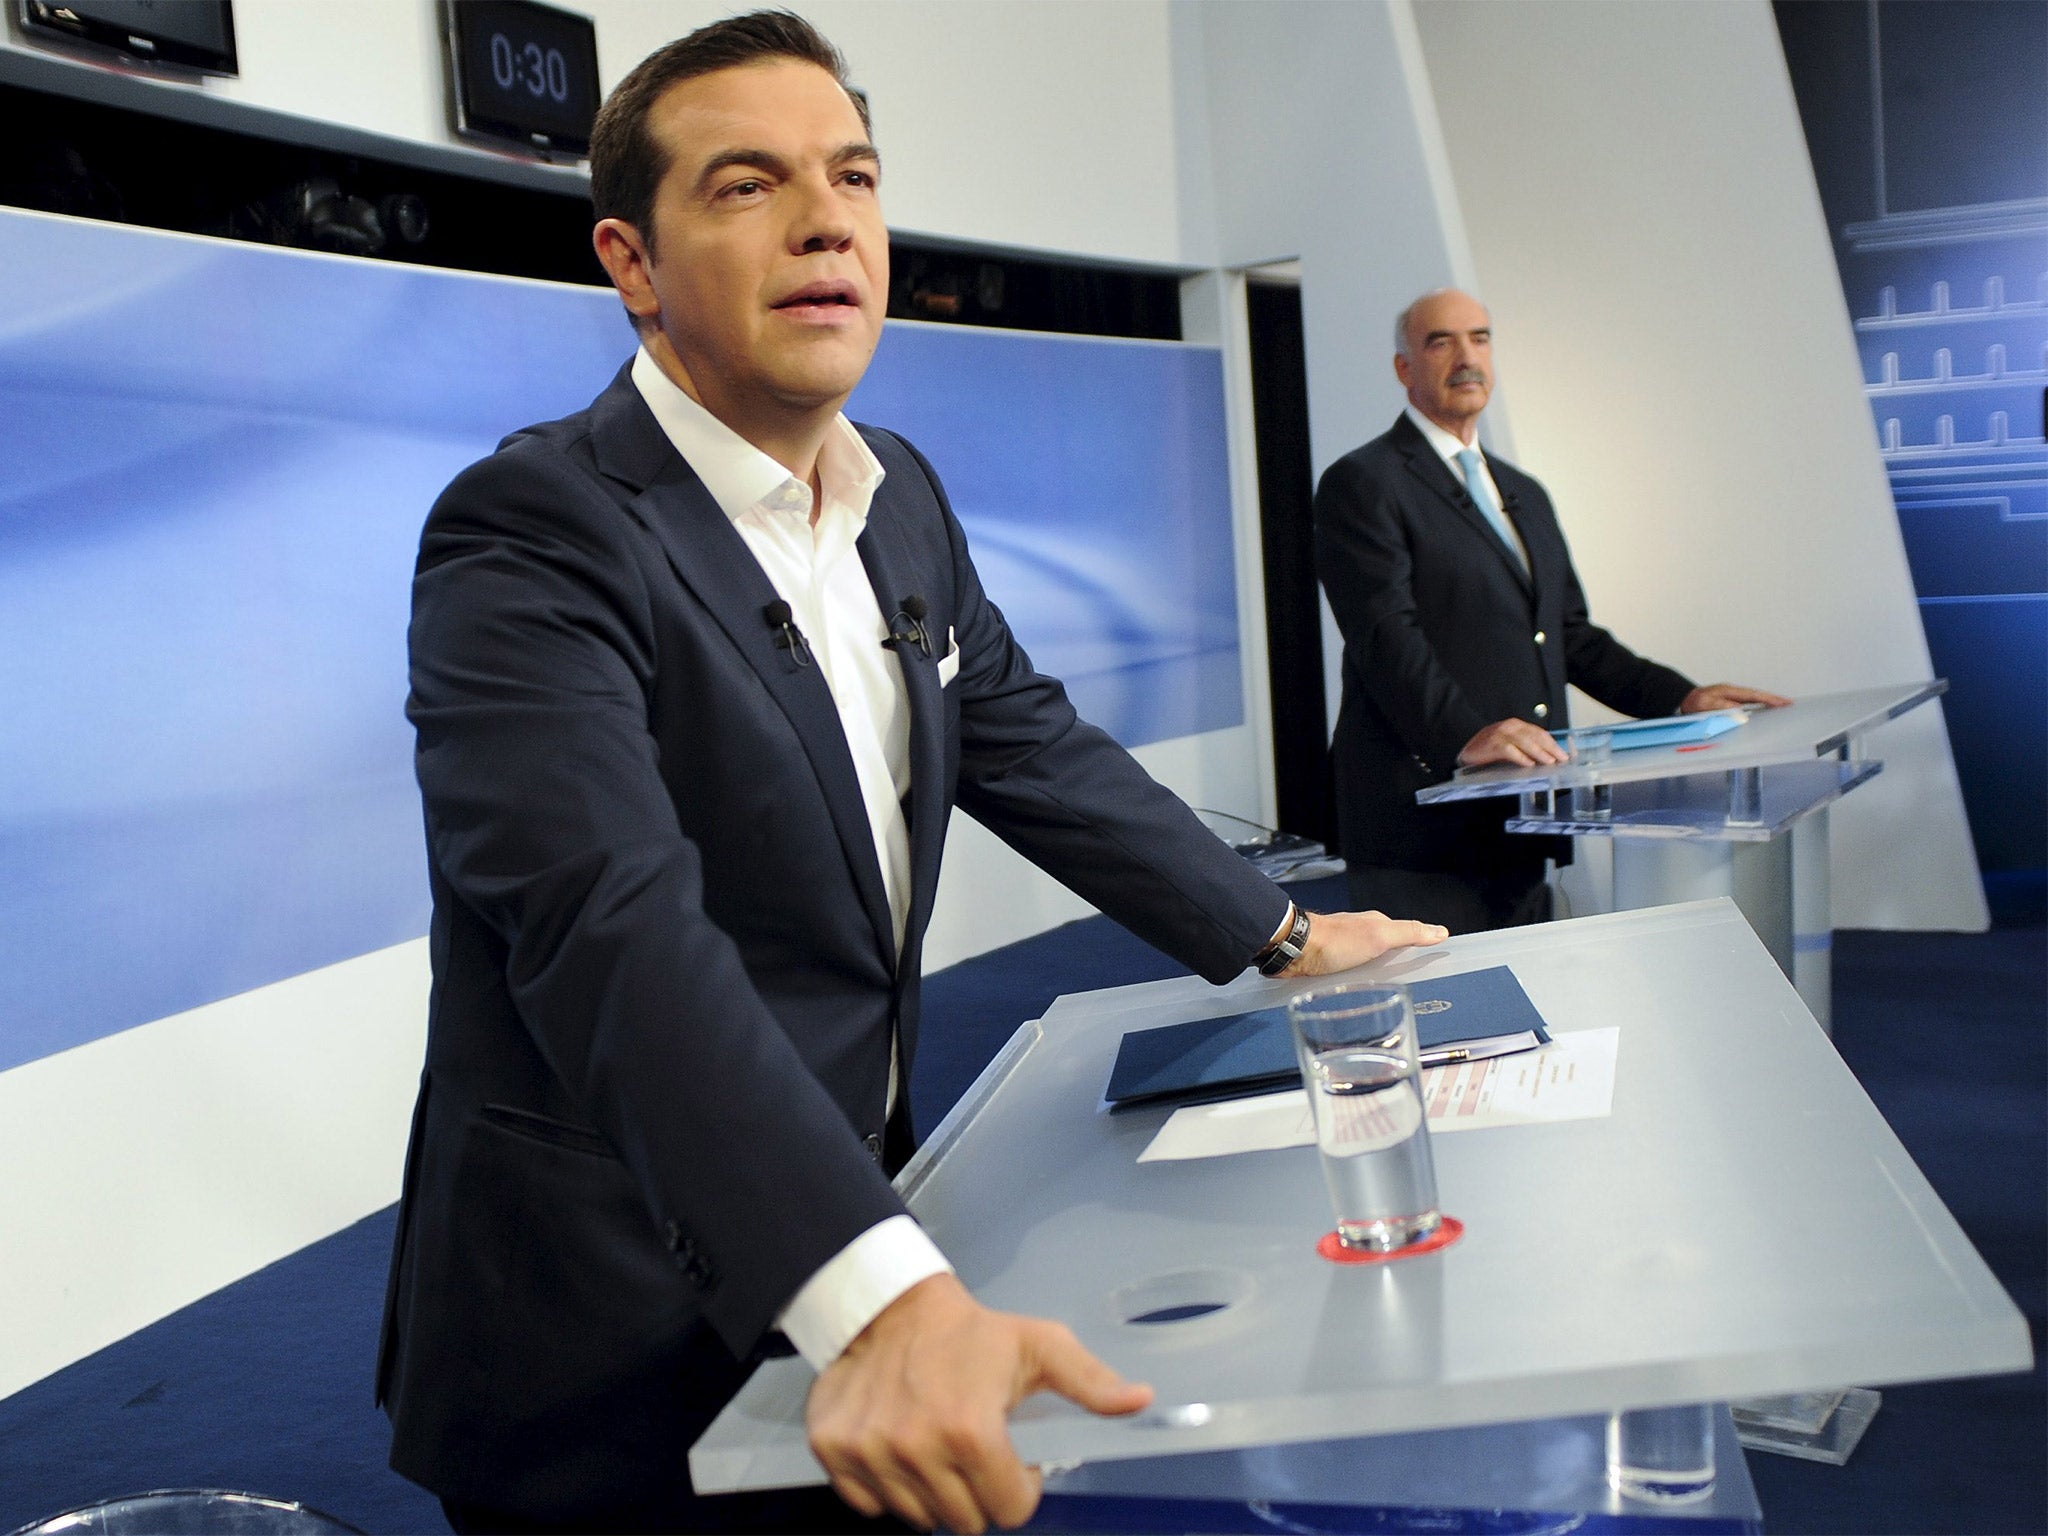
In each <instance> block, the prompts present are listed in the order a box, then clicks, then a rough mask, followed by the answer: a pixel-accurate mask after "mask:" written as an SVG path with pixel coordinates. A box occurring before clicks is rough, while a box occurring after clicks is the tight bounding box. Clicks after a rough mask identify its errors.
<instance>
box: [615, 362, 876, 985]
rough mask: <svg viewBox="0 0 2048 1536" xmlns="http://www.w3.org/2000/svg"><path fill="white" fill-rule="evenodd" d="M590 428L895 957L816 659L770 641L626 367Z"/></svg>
mask: <svg viewBox="0 0 2048 1536" xmlns="http://www.w3.org/2000/svg"><path fill="white" fill-rule="evenodd" d="M621 391H623V395H622V394H621ZM591 428H592V430H591V438H592V444H593V447H595V449H596V450H597V458H598V467H599V469H601V470H602V471H603V472H604V473H605V474H606V475H608V476H610V477H611V478H613V479H615V480H618V481H619V482H620V483H621V484H622V485H623V486H624V487H626V488H627V490H628V491H629V492H632V493H633V494H631V495H630V497H629V499H628V500H627V503H626V504H627V507H628V510H630V511H631V512H632V513H633V515H634V516H635V517H637V518H638V519H639V520H640V521H641V522H642V523H643V524H644V525H645V526H646V527H647V528H648V529H650V530H651V531H652V532H653V534H654V536H655V537H656V538H657V539H659V540H660V541H661V546H662V548H663V550H664V551H666V553H667V555H668V559H669V564H670V565H671V566H672V567H674V569H675V572H676V575H677V576H678V577H679V578H680V579H681V580H682V583H683V585H684V586H685V587H687V588H688V589H689V590H690V592H691V594H692V595H693V596H694V597H695V598H696V599H697V601H698V602H699V603H700V604H702V605H703V607H704V608H705V609H706V610H707V611H708V612H709V613H710V614H711V616H712V617H713V618H714V619H715V620H716V621H717V622H718V626H719V628H721V629H723V630H724V631H725V634H726V638H727V639H729V640H730V641H731V642H732V645H733V649H734V650H736V651H738V652H739V654H740V655H741V656H742V657H744V658H745V660H746V662H747V664H748V665H749V666H751V667H752V668H753V669H754V672H755V673H756V675H758V676H759V677H760V679H761V682H762V685H763V686H764V687H766V688H767V690H768V692H769V694H770V696H771V697H773V698H774V700H775V702H776V703H777V704H778V705H779V706H780V707H781V709H782V712H783V713H784V714H785V715H786V716H787V717H788V719H789V723H790V725H791V726H792V727H793V728H794V729H795V731H796V734H797V739H798V740H800V741H801V742H802V743H803V746H804V751H805V753H806V755H807V756H808V757H809V758H810V761H811V770H812V772H813V773H815V774H816V775H817V778H818V784H819V787H820V788H821V789H822V790H823V792H824V795H825V805H826V808H827V809H828V810H829V811H830V812H831V816H832V825H833V828H834V829H835V830H836V831H837V832H838V834H839V843H840V847H841V849H842V851H843V852H844V853H845V855H846V861H847V864H848V865H849V866H850V867H851V868H852V871H853V879H854V885H855V887H856V888H857V889H858V890H859V892H860V900H861V906H862V907H863V908H864V909H865V910H866V912H867V915H868V920H869V921H870V922H871V923H873V924H874V928H875V937H876V939H877V941H878V942H879V943H880V944H881V946H882V953H883V955H884V956H886V957H887V958H888V959H889V960H890V962H891V963H892V964H893V963H894V961H895V959H896V932H895V924H894V922H893V921H891V919H890V916H889V898H888V894H887V892H886V891H885V889H884V888H883V885H882V869H881V865H880V864H879V863H878V862H877V861H876V858H875V839H874V832H873V829H872V828H871V827H870V826H869V825H868V816H867V806H866V803H865V802H864V801H863V800H862V798H861V792H860V779H859V777H858V776H857V775H856V774H855V772H854V769H853V756H852V754H851V753H850V752H848V750H847V747H846V731H845V729H844V727H842V726H841V725H840V723H839V709H838V706H837V704H836V703H835V702H834V701H833V698H832V690H831V688H830V687H829V686H828V685H827V684H826V682H825V677H824V674H823V672H821V671H820V670H819V668H818V666H817V665H816V663H815V662H813V663H812V664H811V665H809V666H805V665H803V664H802V663H800V662H799V661H798V660H797V658H796V657H795V656H794V655H793V654H792V653H791V652H790V651H788V650H785V649H784V648H782V647H781V646H779V645H777V644H776V639H777V632H776V630H775V629H774V628H772V627H771V626H770V625H769V624H768V622H767V621H766V619H765V618H764V617H763V615H762V612H761V610H762V609H763V608H764V607H765V606H767V605H768V604H769V603H772V602H774V601H775V600H776V592H775V586H774V584H773V583H772V582H770V581H769V580H768V573H767V572H765V571H763V570H762V569H761V564H760V562H759V561H758V560H756V559H755V558H754V552H753V551H752V550H750V549H748V548H747V542H746V540H745V539H743V538H741V537H740V534H739V530H738V529H736V528H734V527H733V525H732V522H731V520H730V519H729V518H727V517H726V515H725V513H724V512H723V511H722V510H721V509H720V508H719V505H718V503H717V502H715V501H713V500H712V499H711V493H710V492H709V491H707V490H705V489H704V485H703V482H702V481H700V480H699V479H698V478H697V477H696V475H695V474H693V473H692V472H691V470H690V467H689V465H688V464H686V463H684V462H683V457H682V455H681V454H679V453H677V452H676V451H675V446H674V445H673V444H672V443H670V442H669V440H668V436H667V434H666V433H664V432H663V431H662V430H661V427H660V425H659V424H658V423H657V422H656V421H655V419H654V416H653V414H652V413H651V412H650V411H649V410H648V409H647V405H646V402H645V401H643V400H642V399H641V398H640V392H639V390H637V389H636V388H634V386H633V382H632V379H631V378H630V377H629V376H628V375H627V373H625V372H623V371H622V372H621V374H620V376H619V377H618V378H617V379H615V380H613V382H612V386H611V388H609V389H608V390H606V391H605V393H604V394H602V395H600V396H599V397H598V400H597V403H596V404H595V405H593V406H592V408H591Z"/></svg>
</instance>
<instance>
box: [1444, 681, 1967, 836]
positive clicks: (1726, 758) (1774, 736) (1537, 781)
mask: <svg viewBox="0 0 2048 1536" xmlns="http://www.w3.org/2000/svg"><path fill="white" fill-rule="evenodd" d="M1947 691H1948V683H1947V682H1946V681H1945V680H1944V679H1940V678H1936V679H1935V680H1934V681H1932V682H1925V683H1894V684H1890V685H1888V686H1886V687H1883V688H1856V689H1851V690H1850V691H1848V692H1846V693H1819V694H1815V695H1813V696H1812V697H1811V698H1805V699H1798V700H1795V701H1794V702H1793V703H1791V704H1789V705H1786V706H1785V707H1784V708H1782V709H1760V710H1755V711H1752V712H1751V714H1750V717H1749V723H1748V724H1747V725H1744V726H1742V727H1741V728H1739V729H1737V730H1733V731H1729V732H1727V733H1726V734H1724V735H1721V736H1717V737H1715V738H1714V739H1713V740H1712V741H1709V742H1703V743H1687V744H1683V745H1679V746H1670V747H1637V748H1633V749H1630V750H1626V751H1620V752H1616V753H1614V754H1613V755H1612V756H1611V757H1608V758H1606V759H1604V760H1602V761H1599V762H1578V761H1573V762H1568V763H1553V764H1550V765H1547V766H1545V767H1540V768H1511V767H1508V766H1506V765H1504V764H1496V765H1494V766H1492V767H1487V768H1476V769H1473V770H1471V771H1470V772H1460V773H1459V774H1457V775H1456V776H1455V777H1453V778H1450V779H1447V780H1445V781H1444V782H1443V783H1441V784H1431V785H1429V786H1428V787H1427V788H1425V789H1419V790H1417V791H1416V792H1415V799H1416V801H1417V802H1418V803H1419V804H1422V805H1436V804H1439V803H1440V802H1443V801H1447V800H1481V799H1490V798H1493V797H1495V796H1499V795H1519V794H1524V793H1527V792H1529V791H1534V790H1545V789H1590V788H1593V787H1595V786H1597V785H1601V784H1631V783H1637V782H1640V781H1642V780H1644V779H1673V778H1681V777H1684V776H1686V775H1689V774H1696V773H1727V772H1730V771H1732V770H1735V769H1741V768H1769V767H1773V766H1775V765H1777V764H1779V763H1797V762H1807V761H1811V760H1812V759H1813V758H1816V757H1825V756H1827V755H1828V754H1829V753H1830V752H1833V751H1835V750H1837V749H1838V748H1841V747H1844V746H1846V745H1848V744H1849V743H1850V742H1851V741H1854V740H1855V739H1856V738H1857V737H1859V736H1862V735H1864V734H1865V733H1867V732H1869V731H1873V730H1875V729H1876V728H1877V727H1878V726H1880V725H1883V724H1884V723H1885V722H1886V721H1887V720H1895V719H1897V718H1898V717H1899V716H1900V715H1903V714H1904V713H1906V711H1907V710H1909V709H1914V708H1916V707H1918V706H1919V705H1921V704H1925V703H1926V702H1927V701H1928V700H1929V699H1932V698H1937V697H1939V696H1940V695H1941V694H1944V693H1946V692H1947ZM1581 729H1585V730H1597V729H1599V727H1597V726H1586V727H1581Z"/></svg>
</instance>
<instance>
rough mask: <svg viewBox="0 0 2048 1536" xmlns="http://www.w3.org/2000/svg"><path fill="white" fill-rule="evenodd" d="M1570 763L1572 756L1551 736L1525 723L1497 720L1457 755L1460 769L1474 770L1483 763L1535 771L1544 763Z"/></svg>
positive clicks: (1536, 726)
mask: <svg viewBox="0 0 2048 1536" xmlns="http://www.w3.org/2000/svg"><path fill="white" fill-rule="evenodd" d="M1570 760H1571V754H1570V753H1569V752H1567V751H1565V749H1564V748H1563V747H1561V746H1559V745H1558V742H1557V739H1556V738H1555V737H1554V736H1552V735H1551V734H1550V732H1548V731H1546V730H1545V729H1543V727H1542V726H1540V725H1531V724H1530V723H1529V722H1528V721H1527V720H1496V721H1494V722H1493V724H1491V725H1489V726H1488V727H1487V728H1486V729H1485V730H1483V731H1481V732H1480V733H1479V734H1478V735H1477V736H1474V737H1473V738H1472V739H1471V740H1470V741H1468V742H1466V743H1465V745H1464V746H1463V747H1462V748H1460V749H1459V752H1458V766H1459V767H1460V768H1477V767H1480V766H1481V765H1482V764H1485V763H1509V764H1512V765H1513V766H1514V767H1517V768H1535V767H1537V766H1539V765H1541V764H1543V763H1563V762H1569V761H1570Z"/></svg>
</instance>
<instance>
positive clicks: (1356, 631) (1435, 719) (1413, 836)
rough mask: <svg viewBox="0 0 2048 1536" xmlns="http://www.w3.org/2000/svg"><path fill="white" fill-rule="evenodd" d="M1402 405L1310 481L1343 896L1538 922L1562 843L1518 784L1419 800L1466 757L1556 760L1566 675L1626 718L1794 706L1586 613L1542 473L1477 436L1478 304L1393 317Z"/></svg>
mask: <svg viewBox="0 0 2048 1536" xmlns="http://www.w3.org/2000/svg"><path fill="white" fill-rule="evenodd" d="M1394 340H1395V356H1394V372H1395V374H1396V376H1397V377H1398V378H1399V379H1400V381H1401V384H1402V386H1403V387H1404V388H1405V389H1406V390H1407V392H1408V408H1407V409H1406V410H1405V411H1404V412H1403V413H1402V414H1401V417H1400V418H1399V419H1398V420H1397V421H1396V422H1395V423H1394V425H1393V428H1392V430H1391V431H1389V432H1387V433H1386V434H1385V435H1384V436H1381V437H1376V438H1374V439H1373V440H1372V441H1371V442H1369V443H1367V444H1365V446H1364V447H1362V448H1357V449H1354V450H1353V451H1352V452H1350V453H1348V454H1346V455H1345V456H1344V457H1343V458H1341V459H1339V460H1337V462H1336V463H1334V464H1332V465H1331V466H1330V467H1329V468H1328V469H1327V470H1326V471H1324V473H1323V478H1322V480H1321V482H1320V483H1319V484H1318V485H1317V487H1316V498H1315V534H1316V573H1317V575H1318V576H1319V577H1320V578H1321V580H1322V583H1323V589H1324V591H1325V592H1327V593H1328V594H1329V598H1330V608H1331V610H1332V612H1334V614H1335V615H1336V619H1337V627H1338V629H1339V630H1341V631H1342V633H1343V636H1344V674H1343V675H1344V691H1343V702H1342V704H1341V706H1340V708H1339V710H1338V715H1337V729H1336V731H1335V733H1334V735H1333V737H1332V741H1331V752H1332V755H1333V758H1334V764H1335V770H1336V782H1337V825H1338V842H1339V847H1340V850H1341V851H1342V853H1343V855H1344V859H1345V862H1346V864H1347V866H1348V868H1349V871H1350V882H1351V899H1352V905H1353V906H1356V907H1361V908H1363V907H1368V906H1372V907H1384V908H1386V909H1387V910H1389V911H1399V912H1411V913H1414V914H1415V915H1417V916H1419V917H1423V918H1425V919H1427V920H1429V921H1430V922H1434V923H1440V924H1442V925H1444V926H1446V927H1448V928H1449V929H1450V930H1451V931H1452V932H1453V933H1465V932H1471V931H1474V930H1478V929H1485V928H1499V927H1506V926H1510V925H1512V924H1517V923H1531V922H1541V921H1543V920H1545V919H1546V918H1548V917H1549V915H1550V899H1549V898H1550V891H1549V887H1548V886H1547V885H1546V884H1545V883H1544V875H1545V869H1544V863H1545V860H1546V859H1551V858H1554V859H1556V860H1558V861H1559V862H1560V863H1562V862H1566V861H1568V860H1569V859H1570V858H1571V841H1570V839H1568V838H1538V837H1524V836H1518V835H1514V834H1511V833H1509V832H1508V831H1507V830H1506V828H1505V827H1504V825H1503V823H1504V822H1505V821H1506V819H1507V815H1508V811H1509V809H1510V808H1511V807H1512V805H1513V803H1514V802H1513V800H1512V799H1511V798H1500V799H1491V800H1468V801H1458V802H1453V803H1451V804H1449V805H1442V806H1430V807H1423V806H1418V805H1417V804H1416V803H1415V792H1416V791H1417V790H1419V789H1422V788H1424V787H1426V786H1428V785H1431V784H1436V783H1440V782H1442V781H1443V780H1445V779H1447V778H1449V777H1450V776H1451V774H1452V772H1453V771H1454V770H1455V769H1457V768H1459V767H1478V766H1480V765H1481V764H1485V763H1511V764H1514V765H1516V766H1519V767H1531V766H1534V765H1535V764H1538V763H1554V762H1562V761H1563V760H1564V758H1565V753H1564V752H1563V750H1562V749H1561V748H1560V747H1559V746H1558V744H1557V742H1556V741H1555V740H1553V739H1552V737H1551V735H1550V733H1551V731H1553V730H1557V729H1562V728H1563V727H1564V726H1565V724H1566V718H1565V709H1566V703H1565V686H1566V685H1567V684H1573V685H1576V686H1577V687H1579V688H1581V689H1583V690H1585V692H1587V693H1588V694H1590V695H1591V696H1592V697H1594V698H1596V699H1598V700H1599V701H1600V702H1601V703H1603V704H1605V705H1607V706H1609V707H1610V708H1612V709H1617V710H1619V711H1621V712H1622V713H1623V714H1628V715H1636V716H1658V715H1669V714H1679V713H1692V712H1695V711H1700V710H1710V709H1726V708H1728V707H1729V706H1731V705H1735V704H1760V705H1773V704H1783V703H1785V702H1787V701H1786V700H1785V699H1783V698H1780V697H1779V696H1778V695H1776V694H1773V693H1766V692H1763V691H1762V690H1760V689H1755V688H1745V687H1740V686H1738V685H1735V684H1732V683H1716V684H1713V685H1711V686H1709V687H1704V688H1702V687H1696V686H1695V685H1694V684H1693V683H1692V682H1691V680H1689V679H1688V678H1686V677H1684V676H1682V675H1680V674H1679V673H1677V672H1674V671H1673V670H1672V669H1671V668H1669V667H1665V666H1660V665H1658V664H1657V663H1656V662H1654V661H1649V660H1647V659H1645V658H1644V657H1641V656H1638V655H1637V654H1636V653H1635V652H1633V651H1631V650H1630V649H1629V648H1628V647H1627V646H1625V645H1623V644H1622V643H1621V642H1620V641H1618V640H1616V639H1615V638H1614V637H1613V636H1612V635H1610V634H1609V633H1608V632H1607V631H1606V630H1604V629H1602V628H1601V627H1600V626H1599V625H1597V624H1595V623H1593V622H1592V620H1591V619H1590V618H1589V617H1588V615H1587V612H1586V597H1585V594H1584V593H1583V592H1582V591H1581V590H1580V589H1579V578H1578V576H1577V574H1576V573H1575V572H1574V571H1573V570H1572V561H1571V553H1570V551H1569V550H1567V549H1566V548H1565V542H1564V535H1563V533H1562V532H1561V531H1560V530H1559V528H1558V525H1557V517H1556V515H1555V514H1554V513H1553V512H1552V511H1551V507H1550V498H1549V497H1548V496H1546V495H1545V494H1544V491H1543V487H1542V486H1541V485H1539V484H1537V482H1536V481H1534V480H1532V479H1530V478H1529V476H1527V475H1525V474H1523V473H1522V472H1521V471H1520V470H1519V469H1517V468H1515V467H1514V465H1512V464H1509V463H1508V462H1507V461H1506V460H1504V459H1501V458H1498V457H1495V456H1492V455H1489V454H1487V453H1486V452H1484V451H1483V450H1482V449H1481V448H1480V447H1479V444H1478V429H1479V416H1480V413H1481V412H1482V411H1484V410H1485V409H1486V402H1487V400H1488V398H1489V397H1490V396H1491V394H1492V392H1493V330H1492V322H1491V320H1490V319H1489V318H1488V316H1487V313H1486V309H1485V307H1484V306H1483V305H1481V304H1480V303H1479V301H1478V300H1476V299H1474V298H1473V297H1471V295H1469V294H1464V293H1459V292H1458V291H1456V290H1455V289H1445V290H1443V291H1441V292H1437V293H1430V294H1425V295H1424V296H1423V297H1422V298H1420V299H1417V300H1416V301H1415V302H1414V303H1413V304H1411V305H1410V306H1409V307H1408V308H1407V309H1406V310H1404V311H1402V313H1401V315H1400V317H1399V318H1398V319H1397V320H1396V321H1395V323H1394Z"/></svg>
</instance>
